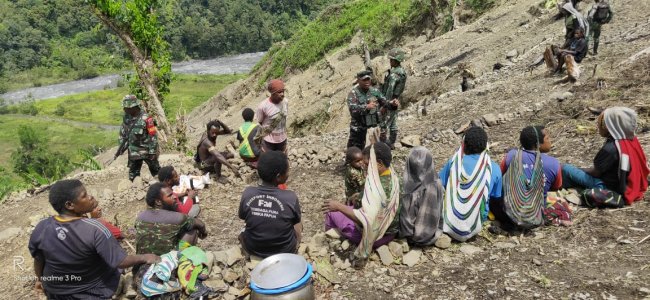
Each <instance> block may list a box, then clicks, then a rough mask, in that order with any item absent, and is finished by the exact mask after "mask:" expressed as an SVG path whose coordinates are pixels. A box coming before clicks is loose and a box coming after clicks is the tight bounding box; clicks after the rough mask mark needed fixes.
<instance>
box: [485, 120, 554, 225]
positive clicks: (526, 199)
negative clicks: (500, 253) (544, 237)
mask: <svg viewBox="0 0 650 300" xmlns="http://www.w3.org/2000/svg"><path fill="white" fill-rule="evenodd" d="M519 142H520V143H521V149H512V150H510V151H508V153H506V156H505V157H504V158H503V160H502V161H501V173H502V174H504V175H503V183H504V184H503V185H504V190H503V193H504V194H503V195H504V201H491V202H490V211H491V212H492V213H493V214H494V216H495V217H496V219H497V220H499V222H500V223H501V224H502V226H503V227H505V229H510V228H512V226H513V225H520V226H539V225H542V221H543V219H542V211H543V210H544V208H545V207H546V194H547V192H548V191H549V190H554V191H555V190H558V189H561V188H562V171H561V168H560V162H559V161H558V160H557V159H556V158H554V157H552V156H549V155H547V154H546V153H548V152H549V151H550V150H551V138H550V137H549V134H548V130H546V129H545V128H544V126H528V127H526V128H524V129H523V130H522V131H521V133H520V135H519ZM520 203H525V204H524V205H523V206H520V205H518V204H520ZM504 205H505V207H504ZM504 209H505V210H504ZM513 221H514V224H513ZM509 227H510V228H509Z"/></svg>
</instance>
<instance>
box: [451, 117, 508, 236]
mask: <svg viewBox="0 0 650 300" xmlns="http://www.w3.org/2000/svg"><path fill="white" fill-rule="evenodd" d="M487 143H488V136H487V133H486V132H485V130H483V128H481V127H471V128H469V129H468V130H467V131H466V132H465V136H464V137H463V144H462V146H461V147H460V148H458V151H457V152H456V154H455V155H454V156H453V157H452V158H451V159H450V160H449V161H448V162H447V163H446V164H445V166H444V167H443V168H442V170H440V181H442V184H443V185H444V186H445V203H444V205H443V212H442V215H443V220H445V222H444V224H443V232H444V233H446V234H448V235H449V236H451V237H452V238H453V239H455V240H457V241H460V242H464V241H466V240H468V239H470V238H471V237H473V236H475V235H476V234H478V233H479V232H480V231H481V228H482V224H483V222H484V221H486V220H487V216H488V212H489V209H488V207H489V202H491V201H495V200H498V199H500V198H501V193H502V189H503V188H502V186H501V172H499V165H498V164H497V163H495V162H493V161H492V160H491V159H490V156H489V155H488V152H487V149H486V148H487Z"/></svg>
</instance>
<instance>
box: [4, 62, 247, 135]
mask: <svg viewBox="0 0 650 300" xmlns="http://www.w3.org/2000/svg"><path fill="white" fill-rule="evenodd" d="M245 76H246V75H185V74H179V75H176V76H175V79H174V81H173V82H172V85H171V89H172V90H171V93H170V94H169V95H168V96H167V98H166V100H165V103H164V104H163V106H164V109H165V111H166V113H167V115H169V116H174V115H175V114H176V112H177V111H178V109H179V108H181V107H182V108H183V109H184V110H185V111H187V112H189V111H191V110H192V109H194V108H195V107H197V106H199V105H201V103H203V102H205V101H206V100H208V99H210V97H212V96H214V95H215V94H216V93H217V92H218V91H220V90H221V89H222V88H224V87H225V86H227V85H228V84H231V83H233V82H235V81H237V80H239V79H241V78H244V77H245ZM128 92H129V91H128V88H126V87H118V88H116V89H112V90H103V91H95V92H89V93H83V94H77V95H70V96H63V97H59V98H55V99H48V100H42V101H37V102H27V103H23V104H19V105H12V106H9V107H7V108H6V109H5V113H8V114H32V113H33V112H34V111H36V113H37V114H38V115H41V116H49V117H56V118H64V119H67V120H72V121H79V122H87V123H95V124H103V125H120V124H121V123H122V116H123V114H124V113H123V112H122V109H121V106H120V103H121V102H120V101H121V99H122V97H124V95H126V94H127V93H128ZM0 113H2V111H0ZM170 119H173V117H172V118H170ZM170 121H172V122H173V120H170Z"/></svg>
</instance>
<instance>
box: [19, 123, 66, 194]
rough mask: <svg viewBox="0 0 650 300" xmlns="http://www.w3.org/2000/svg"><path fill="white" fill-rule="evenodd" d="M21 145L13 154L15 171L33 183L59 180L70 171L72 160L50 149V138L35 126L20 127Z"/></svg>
mask: <svg viewBox="0 0 650 300" xmlns="http://www.w3.org/2000/svg"><path fill="white" fill-rule="evenodd" d="M18 137H19V138H20V147H19V148H18V149H16V150H15V151H14V152H13V153H12V154H11V160H12V161H13V168H14V172H15V173H16V174H18V175H19V176H20V177H22V178H23V179H24V180H25V181H27V182H29V183H31V184H37V185H41V184H46V183H49V182H52V181H54V180H58V179H59V178H61V177H62V176H63V175H65V174H66V173H67V172H68V171H70V160H69V159H68V157H66V156H65V155H64V154H62V153H59V152H54V151H51V150H49V148H48V147H47V144H48V140H47V138H46V137H45V136H43V135H41V134H39V133H38V132H37V131H36V130H34V128H32V127H28V126H21V127H20V128H19V129H18Z"/></svg>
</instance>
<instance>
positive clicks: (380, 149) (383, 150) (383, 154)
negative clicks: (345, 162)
mask: <svg viewBox="0 0 650 300" xmlns="http://www.w3.org/2000/svg"><path fill="white" fill-rule="evenodd" d="M371 146H375V156H376V157H377V162H382V164H384V166H385V167H386V168H388V167H390V163H391V162H392V161H393V154H392V152H391V150H390V146H388V145H387V144H386V143H384V142H377V143H374V144H372V145H371ZM371 146H368V147H366V148H364V149H363V155H364V156H365V157H368V158H370V147H371Z"/></svg>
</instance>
